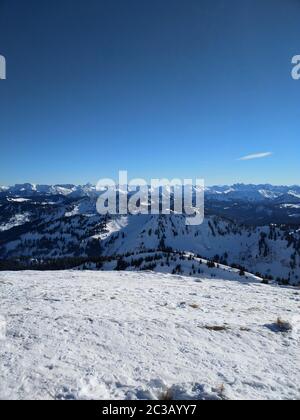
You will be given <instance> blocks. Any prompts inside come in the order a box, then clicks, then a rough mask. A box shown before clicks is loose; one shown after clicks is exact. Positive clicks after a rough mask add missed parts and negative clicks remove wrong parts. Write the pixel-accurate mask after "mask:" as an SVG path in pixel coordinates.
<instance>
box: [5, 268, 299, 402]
mask: <svg viewBox="0 0 300 420" xmlns="http://www.w3.org/2000/svg"><path fill="white" fill-rule="evenodd" d="M299 310H300V290H297V289H293V288H281V287H277V286H267V285H262V284H259V283H256V282H253V283H252V282H250V283H247V282H242V281H241V282H239V281H230V280H216V279H214V280H212V279H202V280H199V279H192V278H184V277H176V276H172V275H169V274H153V273H146V272H143V273H131V272H94V271H86V272H76V271H66V272H63V271H60V272H18V273H11V272H7V273H6V272H5V273H3V272H2V273H0V399H159V398H162V397H163V395H166V393H167V394H168V395H171V396H172V398H174V399H181V398H182V399H299V398H300V355H299V344H300V330H299V324H300V317H299V313H300V311H299ZM278 317H281V319H282V320H284V321H286V322H289V323H290V324H291V327H292V330H290V331H287V332H281V331H279V330H278V329H277V326H276V321H277V318H278Z"/></svg>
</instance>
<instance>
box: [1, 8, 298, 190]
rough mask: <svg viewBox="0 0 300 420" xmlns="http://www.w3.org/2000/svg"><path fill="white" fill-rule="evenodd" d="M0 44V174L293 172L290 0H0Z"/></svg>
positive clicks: (242, 177) (61, 178) (221, 179)
mask: <svg viewBox="0 0 300 420" xmlns="http://www.w3.org/2000/svg"><path fill="white" fill-rule="evenodd" d="M0 54H1V55H4V56H5V57H6V60H7V80H0V184H3V185H7V184H13V183H23V182H33V183H86V182H88V181H90V182H96V181H97V180H98V179H99V178H103V177H113V178H116V177H117V172H118V170H120V169H127V170H128V171H129V176H130V177H144V178H146V179H150V178H152V177H164V176H166V177H182V178H183V177H186V178H187V177H193V178H195V177H203V178H204V179H205V181H206V183H207V184H227V183H235V182H247V183H248V182H249V183H265V182H270V183H274V184H296V183H297V184H299V183H300V175H299V173H300V171H299V156H300V80H299V81H295V80H293V79H292V77H291V70H292V64H291V59H292V57H293V56H294V55H296V54H300V1H299V0H284V1H283V0H85V1H82V0H76V1H75V0H43V1H41V0H27V1H24V0H0ZM271 153H272V154H271ZM257 154H259V158H258V156H253V155H257ZM249 155H250V158H246V159H242V160H239V159H240V158H244V157H245V156H249ZM255 157H256V158H255Z"/></svg>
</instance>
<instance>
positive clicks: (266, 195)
mask: <svg viewBox="0 0 300 420" xmlns="http://www.w3.org/2000/svg"><path fill="white" fill-rule="evenodd" d="M205 193H206V197H207V198H209V199H215V200H221V201H223V200H225V201H229V200H245V201H265V200H269V201H276V200H277V201H282V200H284V201H285V200H287V199H288V200H292V201H293V200H296V201H297V200H298V201H299V200H300V186H298V185H293V186H274V185H270V184H261V185H252V184H248V185H245V184H234V185H224V186H212V187H206V188H205ZM0 194H1V195H12V196H14V195H21V196H22V197H24V196H29V197H32V196H39V195H55V194H58V195H64V196H72V197H75V196H76V197H84V196H94V195H95V194H96V187H95V186H94V185H92V184H86V185H73V184H59V185H36V184H30V183H25V184H16V185H14V186H2V187H1V186H0Z"/></svg>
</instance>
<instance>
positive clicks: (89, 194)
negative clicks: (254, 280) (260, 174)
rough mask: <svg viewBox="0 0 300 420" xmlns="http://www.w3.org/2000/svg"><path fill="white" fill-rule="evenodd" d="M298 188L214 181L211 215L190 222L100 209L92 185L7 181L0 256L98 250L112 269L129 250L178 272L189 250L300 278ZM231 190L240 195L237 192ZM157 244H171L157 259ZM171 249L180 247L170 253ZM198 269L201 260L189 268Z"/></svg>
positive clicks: (94, 253) (1, 197)
mask: <svg viewBox="0 0 300 420" xmlns="http://www.w3.org/2000/svg"><path fill="white" fill-rule="evenodd" d="M250 190H251V191H252V194H250ZM246 191H248V193H249V194H248V195H247V193H246ZM262 191H264V193H262ZM266 191H268V193H266ZM298 192H299V196H300V188H299V187H271V186H256V187H255V186H243V185H237V186H233V187H228V188H226V187H218V188H217V187H216V188H210V189H207V190H206V218H205V221H204V223H203V224H202V225H200V226H186V223H185V217H184V216H180V215H170V216H163V215H158V216H152V215H134V216H114V217H108V216H101V215H99V214H97V212H96V200H97V192H96V189H95V187H93V186H92V185H87V186H83V187H76V186H72V185H60V186H34V185H31V184H24V185H18V186H15V187H11V188H8V189H7V188H1V193H0V260H2V266H4V268H5V267H6V268H7V265H6V264H7V263H8V261H12V260H16V259H22V261H23V262H28V261H32V260H39V261H48V260H57V259H66V258H69V259H78V261H76V262H74V265H82V264H83V263H82V259H85V262H84V264H89V259H90V264H96V263H95V260H96V259H97V258H99V261H98V266H100V265H101V266H102V265H104V268H105V264H106V263H107V261H110V260H111V261H115V263H111V264H110V268H111V269H112V268H117V266H118V261H119V260H120V259H121V258H122V259H123V260H124V261H123V263H124V264H123V265H124V267H123V268H125V269H131V268H132V267H134V268H138V269H141V268H143V269H148V268H149V266H150V268H152V269H154V268H155V269H156V270H157V269H158V267H164V270H166V269H167V270H168V271H170V272H174V271H176V269H177V271H180V270H178V266H179V265H181V264H180V261H182V259H181V258H183V257H182V255H181V254H182V253H190V254H192V255H193V257H192V259H194V258H198V259H199V258H202V259H203V260H209V261H214V262H215V263H217V264H222V265H230V266H234V267H238V268H239V269H241V268H244V269H245V270H247V271H249V272H252V273H254V274H257V275H260V276H263V277H265V278H274V279H278V280H280V281H282V280H284V281H289V282H291V283H299V282H300V223H299V222H300V198H297V195H298ZM231 194H233V195H234V197H236V196H239V197H240V198H239V199H237V198H232V199H230V198H229V197H230V195H231ZM221 196H222V197H223V198H222V199H220V197H221ZM216 197H218V199H216ZM242 197H244V198H242ZM258 197H259V198H258ZM263 197H264V198H263ZM280 211H281V212H280ZM262 215H263V216H262ZM266 215H267V216H268V217H267V220H266ZM279 216H280V217H279ZM298 217H299V219H298ZM278 218H280V223H277V219H278ZM273 219H274V220H273ZM298 220H299V222H298ZM157 252H164V255H163V259H159V260H156V261H155V258H152V257H151V256H149V255H147V253H152V254H153V253H154V255H155V253H157ZM166 253H174V255H173V256H172V257H169V258H167V257H166V255H167V254H166ZM101 258H102V260H100V259H101ZM126 258H127V260H126ZM143 258H144V259H145V258H147V260H148V264H145V261H144V263H141V264H140V265H138V266H137V265H136V260H139V259H143ZM151 258H152V259H151ZM80 259H81V260H80ZM105 259H106V261H105ZM174 259H175V260H174ZM79 260H80V261H79ZM170 260H171V262H170ZM132 261H133V264H132ZM167 263H168V264H169V265H168V264H167ZM175 263H176V264H175ZM113 264H115V266H114V265H113ZM119 264H120V263H119ZM154 265H155V267H154ZM193 265H194V267H193ZM85 266H86V265H85ZM89 267H91V266H89ZM199 269H200V270H201V267H198V262H197V260H195V261H194V262H193V263H192V264H191V266H190V267H189V268H188V269H187V272H186V273H185V274H190V273H192V274H193V273H194V271H198V270H199ZM154 271H155V270H154Z"/></svg>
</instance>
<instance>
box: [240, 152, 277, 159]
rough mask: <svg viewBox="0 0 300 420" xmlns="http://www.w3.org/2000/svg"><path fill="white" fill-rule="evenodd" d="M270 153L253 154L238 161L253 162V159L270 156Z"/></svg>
mask: <svg viewBox="0 0 300 420" xmlns="http://www.w3.org/2000/svg"><path fill="white" fill-rule="evenodd" d="M272 155H273V153H272V152H265V153H255V154H253V155H247V156H243V157H241V158H239V159H238V160H254V159H263V158H266V157H269V156H272Z"/></svg>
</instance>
